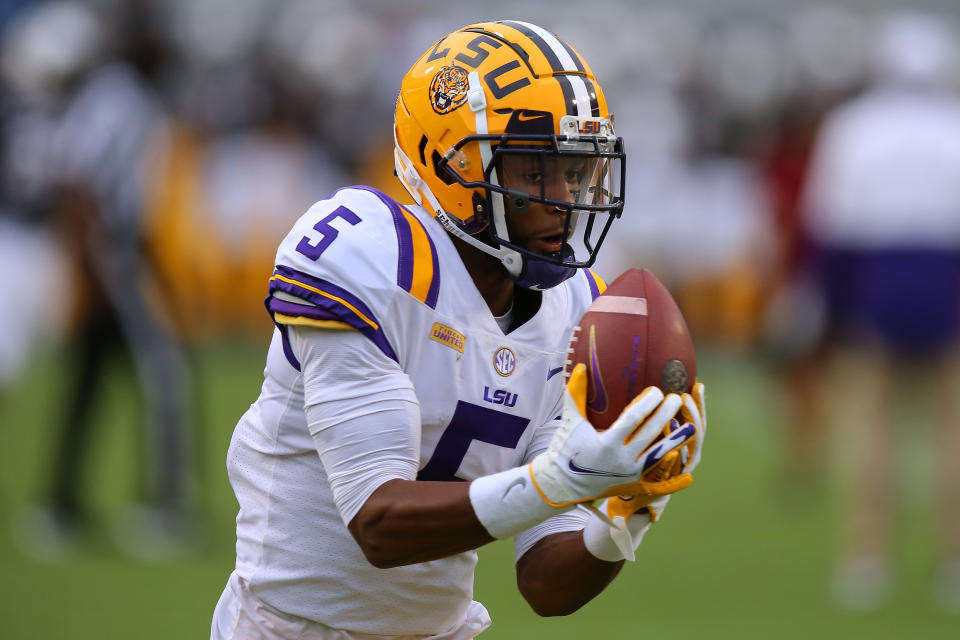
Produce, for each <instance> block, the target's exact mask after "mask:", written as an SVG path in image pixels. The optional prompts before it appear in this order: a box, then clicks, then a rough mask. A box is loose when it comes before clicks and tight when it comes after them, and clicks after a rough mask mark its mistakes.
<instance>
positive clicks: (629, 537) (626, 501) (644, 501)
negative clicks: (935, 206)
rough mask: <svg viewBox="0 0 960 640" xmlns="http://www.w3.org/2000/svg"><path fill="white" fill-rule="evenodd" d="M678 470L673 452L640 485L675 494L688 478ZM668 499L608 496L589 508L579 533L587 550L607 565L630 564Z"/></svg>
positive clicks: (674, 424)
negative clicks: (612, 563)
mask: <svg viewBox="0 0 960 640" xmlns="http://www.w3.org/2000/svg"><path fill="white" fill-rule="evenodd" d="M679 428H680V424H679V423H678V422H677V421H676V420H673V421H672V423H671V429H672V430H676V429H679ZM681 466H682V462H681V459H680V453H679V452H678V451H677V450H673V451H671V452H670V453H668V454H667V455H666V456H664V458H663V460H661V461H660V462H659V463H658V464H657V465H655V466H654V467H652V468H650V469H649V470H648V471H647V472H646V473H645V474H644V475H643V477H642V481H644V482H646V483H649V484H651V485H658V484H659V485H661V486H665V487H670V486H675V487H676V490H677V491H679V490H680V489H681V488H685V487H687V486H689V484H690V482H689V479H690V474H686V473H683V472H682V469H681ZM666 490H667V489H664V491H666ZM671 493H672V492H671ZM670 495H671V494H670V493H667V494H666V495H660V496H652V495H623V496H612V497H610V498H607V499H606V500H604V501H603V502H602V503H601V504H600V505H598V506H591V507H590V509H591V511H592V512H593V513H592V514H591V515H590V519H589V520H587V524H586V526H585V527H584V530H583V542H584V544H585V545H586V547H587V550H588V551H590V553H592V554H593V555H594V556H596V557H597V558H600V559H601V560H606V561H608V562H617V561H620V560H633V559H634V558H635V557H636V551H637V548H638V547H639V546H640V543H641V542H642V541H643V536H644V534H645V533H646V532H647V530H648V529H649V528H650V525H651V524H653V523H654V522H656V521H657V519H658V518H659V517H660V514H662V513H663V510H664V509H665V508H666V507H667V503H668V502H669V501H670Z"/></svg>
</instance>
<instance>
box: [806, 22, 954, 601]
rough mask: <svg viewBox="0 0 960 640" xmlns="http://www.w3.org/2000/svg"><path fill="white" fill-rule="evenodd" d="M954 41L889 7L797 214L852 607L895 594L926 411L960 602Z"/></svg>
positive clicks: (821, 142) (841, 579) (950, 583)
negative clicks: (822, 332)
mask: <svg viewBox="0 0 960 640" xmlns="http://www.w3.org/2000/svg"><path fill="white" fill-rule="evenodd" d="M957 55H958V50H957V45H956V40H955V34H954V33H953V32H952V31H951V30H950V29H949V28H948V27H947V26H946V25H945V24H944V23H943V22H942V21H939V20H937V19H935V18H933V17H930V16H927V15H923V14H918V13H916V14H914V13H911V14H906V13H904V14H896V15H893V16H891V17H889V18H888V19H887V20H885V21H884V22H883V23H882V25H881V26H880V28H879V30H878V35H877V37H876V40H875V47H874V56H873V81H872V84H871V86H870V87H869V89H868V90H867V91H866V92H865V93H864V94H862V95H860V96H858V97H856V98H854V99H852V100H851V101H848V102H845V103H843V104H842V105H840V106H838V107H837V108H836V109H835V110H834V111H833V112H831V113H830V114H829V116H828V117H827V119H826V121H825V123H824V125H823V127H822V130H821V133H820V134H819V136H818V139H817V142H816V147H815V151H814V155H813V158H812V164H811V167H810V177H809V184H808V190H807V194H806V201H805V211H806V219H805V222H806V224H807V228H808V231H809V233H810V237H811V238H812V240H813V242H814V244H815V250H816V257H815V260H816V267H817V269H818V275H819V279H820V280H819V282H820V285H821V286H822V287H823V294H824V296H825V299H826V303H827V309H828V318H829V319H828V326H829V328H830V331H831V333H832V335H831V339H832V345H833V347H834V356H835V357H834V362H833V366H832V367H831V371H830V377H829V379H828V381H827V387H826V389H825V393H826V394H827V395H826V398H827V402H829V404H830V406H832V407H834V414H833V415H832V416H831V419H832V420H835V425H834V428H835V429H836V434H835V435H836V436H837V437H842V438H845V439H846V438H849V444H850V445H852V446H848V447H846V449H844V456H843V459H842V463H843V465H844V466H845V467H846V468H848V469H849V471H850V475H851V477H850V484H851V486H850V487H849V491H848V492H847V493H846V494H845V496H846V499H845V501H844V503H843V506H844V509H843V514H844V515H843V517H844V519H845V522H844V531H843V535H842V537H841V549H840V550H839V559H838V560H837V565H836V569H835V575H834V577H833V583H832V595H833V596H834V598H835V599H836V601H837V602H838V603H839V604H841V605H843V606H846V607H849V608H854V609H870V608H874V607H876V606H879V605H880V604H881V603H883V602H884V600H885V599H886V598H887V597H889V596H890V595H891V591H892V588H893V578H894V575H893V573H894V571H893V562H892V540H891V536H892V534H893V525H894V523H895V522H896V519H897V516H898V514H901V513H904V509H903V505H898V504H897V496H898V490H900V489H902V486H901V483H900V482H899V479H900V475H901V472H902V471H903V469H901V468H899V466H898V462H899V461H901V460H903V459H904V458H905V457H906V451H907V449H906V447H907V446H908V445H909V444H910V442H911V441H916V439H918V438H923V437H924V436H925V433H924V431H925V424H926V423H933V424H934V425H935V427H936V429H935V432H936V451H935V455H934V459H933V460H932V461H931V462H929V463H928V464H930V463H932V465H933V466H934V467H935V482H934V486H935V490H936V493H937V497H936V504H937V507H938V509H937V513H938V517H939V518H940V520H941V522H940V524H941V527H940V533H941V536H942V537H941V539H940V540H938V541H937V542H938V545H939V553H938V559H939V568H938V572H937V576H936V580H937V582H936V589H937V591H936V593H937V596H938V598H939V600H940V602H941V604H942V605H943V606H944V607H946V608H949V609H951V610H954V611H960V466H958V465H957V464H956V461H957V460H958V459H960V350H958V346H960V345H958V338H960V95H958V93H957V87H956V84H955V83H956V79H957V76H956V72H957V69H956V67H955V64H956V61H957ZM927 407H931V408H932V410H928V411H925V410H924V409H925V408H927ZM901 417H902V418H903V420H900V418H901ZM901 422H902V423H903V424H900V423H901ZM901 426H902V427H903V430H902V431H901V432H900V433H898V432H897V431H896V429H895V427H901Z"/></svg>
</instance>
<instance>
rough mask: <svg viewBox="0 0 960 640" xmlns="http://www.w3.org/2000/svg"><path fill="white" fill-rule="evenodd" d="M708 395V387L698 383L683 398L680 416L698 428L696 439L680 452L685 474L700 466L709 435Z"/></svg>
mask: <svg viewBox="0 0 960 640" xmlns="http://www.w3.org/2000/svg"><path fill="white" fill-rule="evenodd" d="M706 395H707V392H706V387H704V386H703V383H702V382H697V383H696V384H694V385H693V390H692V391H691V392H690V393H685V394H683V395H682V396H681V401H682V405H681V408H680V416H681V417H682V418H683V421H684V422H689V423H691V424H693V426H695V427H696V428H697V435H696V437H694V438H692V439H691V440H690V441H689V442H687V445H686V446H685V447H684V448H683V449H682V450H681V452H680V455H681V458H682V460H683V471H684V472H685V473H691V472H693V470H694V469H696V468H697V465H698V464H700V455H701V452H702V451H703V439H704V438H705V437H706V435H707V405H706Z"/></svg>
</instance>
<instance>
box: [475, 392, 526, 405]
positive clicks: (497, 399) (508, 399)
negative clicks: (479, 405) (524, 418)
mask: <svg viewBox="0 0 960 640" xmlns="http://www.w3.org/2000/svg"><path fill="white" fill-rule="evenodd" d="M517 395H518V394H516V393H510V392H509V391H505V390H503V389H496V390H495V391H493V392H492V393H491V392H490V387H484V388H483V400H484V402H490V403H492V404H502V405H503V406H505V407H513V406H515V405H516V404H517Z"/></svg>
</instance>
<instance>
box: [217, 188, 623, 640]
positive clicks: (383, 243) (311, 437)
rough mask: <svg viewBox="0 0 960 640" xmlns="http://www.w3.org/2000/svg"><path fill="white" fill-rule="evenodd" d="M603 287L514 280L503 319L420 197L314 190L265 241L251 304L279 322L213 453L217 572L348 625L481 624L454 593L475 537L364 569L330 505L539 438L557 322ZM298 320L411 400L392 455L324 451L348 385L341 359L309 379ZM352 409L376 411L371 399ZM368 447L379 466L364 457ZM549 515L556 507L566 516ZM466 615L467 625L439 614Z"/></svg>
mask: <svg viewBox="0 0 960 640" xmlns="http://www.w3.org/2000/svg"><path fill="white" fill-rule="evenodd" d="M603 287H604V284H603V282H602V281H601V280H600V279H599V278H597V277H596V276H595V275H593V274H592V273H591V272H590V271H588V270H582V271H580V272H578V273H577V274H576V275H575V276H574V277H573V278H571V279H569V280H567V281H566V282H564V283H562V284H561V285H559V286H557V287H554V288H552V289H549V290H547V291H544V292H542V295H541V294H539V293H530V295H529V296H528V297H529V298H530V299H531V300H534V301H537V300H538V301H539V308H538V309H537V310H536V313H534V314H533V315H532V317H530V319H529V320H527V321H526V322H524V323H523V324H522V325H520V326H519V327H516V328H514V329H513V330H512V331H510V332H509V333H507V334H506V335H505V334H504V331H502V330H501V329H500V327H499V326H498V324H497V321H496V319H495V318H494V317H493V316H492V314H491V313H490V310H489V308H488V307H487V305H486V303H485V301H484V300H483V298H482V297H481V295H480V293H479V292H478V291H477V289H476V287H475V286H474V284H473V281H472V279H471V278H470V276H469V274H468V273H467V271H466V269H465V267H464V265H463V263H462V262H461V259H460V257H459V255H458V253H457V251H456V249H455V247H454V245H453V243H452V241H451V239H450V237H449V236H448V234H447V233H446V231H445V230H444V229H443V228H442V227H441V226H440V225H439V223H438V222H437V221H435V220H434V219H433V218H431V217H430V215H429V214H428V213H427V212H425V211H424V210H422V209H420V208H419V207H415V206H409V207H406V206H400V205H398V204H397V203H396V202H394V201H393V200H391V199H390V198H388V197H387V196H385V195H384V194H382V193H380V192H378V191H376V190H373V189H369V188H366V187H354V188H349V189H341V190H340V191H338V192H336V193H335V194H334V195H333V196H331V197H330V198H329V199H326V200H322V201H320V202H318V203H316V204H315V205H314V206H313V207H312V208H311V209H310V210H309V211H307V213H306V214H304V215H303V216H302V217H301V218H300V220H299V221H298V222H297V223H296V224H295V225H294V227H293V229H292V231H291V232H290V234H289V235H288V236H287V237H286V239H285V240H284V241H283V242H282V244H281V245H280V248H279V251H278V253H277V259H276V271H275V272H274V275H273V277H272V278H271V281H270V296H269V297H268V298H267V307H268V309H269V310H270V312H271V314H272V315H273V317H274V320H275V321H276V322H277V324H278V327H279V329H278V330H277V331H276V332H275V335H274V340H273V342H272V344H271V347H270V351H269V354H268V359H267V367H266V370H265V381H264V384H263V391H262V393H261V396H260V398H259V399H258V400H257V402H256V403H255V404H254V405H253V406H252V407H251V408H250V410H249V411H248V412H247V413H246V414H245V415H244V417H243V418H242V419H241V420H240V423H239V424H238V426H237V429H236V431H235V433H234V437H233V441H232V443H231V447H230V452H229V454H228V461H227V465H228V470H229V474H230V480H231V484H232V485H233V487H234V491H235V492H236V495H237V499H238V501H239V503H240V513H239V515H238V516H237V567H236V571H235V573H236V574H237V575H238V576H239V577H240V579H242V580H243V581H244V582H245V584H246V585H247V586H248V588H249V591H250V593H251V594H253V595H254V596H255V597H256V598H258V599H259V600H260V601H262V602H264V603H266V604H267V605H268V606H270V607H272V608H273V609H275V610H277V611H279V612H282V613H284V614H288V615H293V616H297V617H299V618H303V619H306V620H309V621H314V622H316V623H319V624H320V625H322V627H323V628H330V629H338V630H347V631H349V632H351V633H352V634H371V635H373V636H381V635H383V636H398V635H402V636H408V635H409V636H413V637H433V636H435V637H443V638H448V637H449V638H460V637H472V636H473V635H475V634H476V633H477V632H479V631H480V630H482V628H484V627H486V626H487V624H489V619H488V618H487V617H486V611H485V610H484V609H483V607H482V606H481V605H479V603H475V602H473V600H472V595H473V571H474V566H475V564H476V559H477V555H476V552H473V551H471V552H467V553H461V554H457V555H454V556H451V557H448V558H443V559H440V560H436V561H432V562H426V563H421V564H416V565H411V566H404V567H398V568H392V569H377V568H375V567H373V566H372V565H370V564H369V563H368V562H367V560H366V559H365V557H364V556H363V554H362V552H361V550H360V548H359V546H358V545H357V543H356V542H355V541H354V539H353V537H352V536H351V535H350V533H349V531H348V530H347V528H346V524H345V523H347V522H349V521H350V519H352V517H353V516H354V515H355V513H356V511H357V510H358V509H359V507H360V506H362V501H363V500H365V499H366V497H368V496H369V495H370V493H372V492H373V490H374V489H376V487H377V486H379V484H380V483H382V482H383V481H385V480H387V479H390V478H392V477H401V478H406V479H414V478H419V479H429V480H449V481H464V480H472V479H474V478H477V477H480V476H484V475H488V474H492V473H496V472H498V471H502V470H504V469H508V468H512V467H516V466H520V465H522V464H524V463H526V462H527V461H529V460H530V459H531V458H532V457H534V456H535V455H536V454H537V453H539V452H540V451H542V450H544V449H545V448H546V446H547V445H548V443H549V439H550V436H551V434H552V432H553V429H554V428H555V426H556V419H557V418H558V417H559V413H560V408H559V407H560V404H561V403H560V400H561V396H562V389H563V376H562V375H558V374H560V373H561V371H562V370H563V366H564V361H565V358H566V348H567V344H568V340H569V337H570V331H571V328H572V326H573V325H575V324H576V323H577V322H578V321H579V319H580V318H581V317H582V315H583V313H584V312H585V311H586V309H587V307H588V306H589V304H590V303H591V301H592V300H593V299H594V298H595V297H596V296H597V295H599V293H600V292H601V291H602V290H603ZM304 325H305V326H319V327H324V328H328V329H340V330H341V331H339V335H346V336H348V337H350V338H351V339H353V340H355V341H359V342H362V343H363V344H364V345H366V346H367V347H368V349H369V350H370V351H372V352H374V353H373V355H375V356H377V357H378V358H379V360H380V361H381V362H382V363H383V368H384V369H390V370H391V371H392V373H391V375H392V376H393V378H390V379H392V380H396V381H399V382H398V383H397V384H396V387H397V397H399V398H400V399H403V398H404V397H405V395H404V394H409V398H410V399H411V404H412V405H415V406H416V410H415V411H413V412H410V413H409V415H411V416H412V417H411V418H410V420H409V422H418V424H413V425H408V426H410V428H411V429H413V430H415V431H416V438H417V441H418V442H419V450H418V451H415V452H414V454H413V455H412V456H411V457H412V459H413V463H412V464H411V465H410V467H409V468H405V467H404V464H403V461H402V460H399V461H397V462H396V464H394V462H393V461H391V460H384V456H383V455H382V451H377V450H375V448H371V449H370V450H369V451H367V452H366V453H365V454H364V455H357V456H352V457H350V458H349V460H350V462H349V464H347V465H346V467H343V466H341V467H337V468H336V469H335V470H332V469H330V468H327V467H328V466H329V465H327V466H325V461H326V460H328V458H326V457H324V456H325V455H328V450H327V449H326V448H324V447H323V446H320V447H318V442H323V437H324V435H323V433H322V432H324V431H325V429H326V428H327V427H328V426H329V423H335V422H337V420H338V418H337V417H332V416H334V414H336V416H339V415H345V414H342V413H338V412H341V409H342V407H343V406H344V405H349V404H350V402H349V399H352V398H355V397H357V394H358V393H363V390H362V389H358V388H357V381H356V380H355V379H353V380H350V378H351V376H353V377H355V372H351V371H349V370H348V369H346V368H344V369H342V370H341V371H340V372H339V374H338V372H336V371H332V372H331V371H329V370H325V371H324V375H327V376H329V378H324V380H325V382H324V385H323V386H322V388H321V389H320V391H317V389H316V386H317V385H315V384H313V385H312V386H311V380H310V379H309V376H310V375H314V374H313V373H310V371H313V370H311V369H310V368H309V366H308V365H309V363H307V362H304V363H301V362H300V360H299V358H298V355H300V356H302V355H303V354H304V353H305V352H304V348H303V347H302V346H298V345H300V344H301V342H302V341H299V342H298V340H299V337H298V336H299V335H300V334H299V332H301V331H303V330H302V329H300V328H299V327H300V326H304ZM346 327H349V328H350V329H352V330H351V331H343V329H344V328H346ZM353 330H355V331H353ZM314 333H319V332H314ZM324 334H325V335H327V336H332V337H333V338H336V336H337V335H338V332H335V331H328V332H324ZM361 334H362V336H365V339H364V340H361V339H360V338H358V337H357V336H359V335H361ZM335 367H336V363H334V364H333V365H331V366H330V367H327V369H330V368H335ZM305 372H306V373H305ZM340 374H342V377H343V378H344V381H343V382H342V383H341V382H340ZM305 376H307V377H308V379H307V380H306V382H307V387H306V389H307V392H306V396H305V391H304V389H305V386H304V382H305V380H304V378H305ZM377 379H378V380H379V379H380V378H379V377H378V378H377ZM371 384H373V383H371ZM401 387H406V389H404V388H401ZM305 397H306V398H307V399H306V400H305ZM345 400H346V402H345ZM305 404H306V406H305ZM365 411H366V413H368V414H369V415H374V416H376V408H375V407H374V408H370V409H365ZM369 415H368V418H369ZM391 415H396V414H391ZM321 423H322V424H321ZM393 426H395V425H392V424H386V422H384V424H383V428H384V429H385V430H386V429H388V428H391V427H393ZM334 427H335V428H336V425H334ZM341 436H342V432H341ZM349 439H350V438H347V440H349ZM343 444H344V447H341V449H342V448H350V447H356V446H362V445H357V444H356V443H354V442H344V443H343ZM330 448H334V447H330ZM318 449H319V450H320V455H318ZM329 455H331V456H336V455H341V457H343V456H342V452H339V453H338V452H334V453H331V454H329ZM351 455H352V454H351ZM371 456H377V462H376V464H375V465H374V466H375V467H377V469H380V468H382V469H383V470H382V472H381V473H379V474H377V473H375V472H371V471H370V469H369V467H370V465H369V464H367V462H368V460H369V459H371ZM401 457H402V456H401ZM354 458H356V459H355V460H354ZM351 465H354V466H351ZM328 474H329V475H328ZM364 474H366V475H364ZM354 476H362V477H363V478H367V477H369V478H370V479H369V480H367V479H364V480H363V481H362V482H361V483H360V484H361V485H363V487H362V489H361V490H357V489H356V487H355V486H353V487H352V488H351V489H350V491H347V490H345V489H340V487H342V486H343V485H345V484H349V481H350V479H351V478H353V477H354ZM345 478H346V480H345ZM355 484H357V483H354V485H355ZM331 487H333V488H332V489H331ZM573 513H574V514H575V513H576V512H573ZM565 516H566V517H568V518H572V519H573V520H567V524H566V525H564V524H562V521H563V518H564V517H565ZM578 517H579V516H577V515H571V514H565V515H564V516H558V517H557V518H553V519H551V521H554V523H555V524H554V525H553V526H554V528H551V526H550V525H549V524H545V525H541V526H540V527H538V528H535V530H532V531H533V533H532V534H531V533H527V534H522V535H521V536H518V540H520V539H521V538H524V536H526V537H525V538H524V540H523V542H522V544H520V546H519V548H518V554H522V553H523V552H524V551H525V550H526V549H527V548H529V546H530V545H532V544H533V542H535V540H536V539H537V538H538V537H542V536H543V535H546V534H547V533H550V532H551V531H554V530H564V528H563V527H564V526H566V527H567V528H568V529H570V528H579V526H582V519H581V520H580V522H581V524H580V525H579V526H577V525H576V524H574V525H570V524H569V523H570V522H576V518H578ZM558 519H559V520H558ZM551 521H548V523H549V522H551ZM471 624H472V625H474V626H473V627H472V631H469V632H467V631H464V632H463V633H458V632H457V629H459V628H461V627H463V628H466V627H467V626H469V625H471ZM318 637H326V636H322V635H321V636H318ZM336 637H338V638H339V637H341V636H340V635H337V636H336ZM347 637H357V636H356V635H351V636H347ZM363 637H366V636H363Z"/></svg>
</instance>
